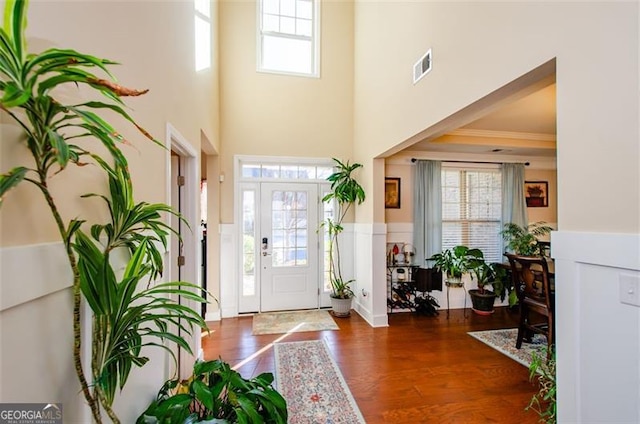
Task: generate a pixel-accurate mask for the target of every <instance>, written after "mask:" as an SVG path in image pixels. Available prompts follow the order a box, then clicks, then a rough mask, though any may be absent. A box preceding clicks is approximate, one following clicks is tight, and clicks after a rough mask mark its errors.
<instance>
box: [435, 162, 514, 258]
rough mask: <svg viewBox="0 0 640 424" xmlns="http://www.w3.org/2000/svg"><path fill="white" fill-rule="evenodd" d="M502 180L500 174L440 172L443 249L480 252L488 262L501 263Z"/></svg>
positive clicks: (490, 172)
mask: <svg viewBox="0 0 640 424" xmlns="http://www.w3.org/2000/svg"><path fill="white" fill-rule="evenodd" d="M501 185H502V179H501V175H500V171H499V170H497V169H496V170H478V169H443V170H442V248H443V249H448V248H452V247H454V246H457V245H460V244H462V245H465V246H468V247H470V248H477V249H480V250H482V252H483V253H484V257H485V259H486V260H487V261H488V262H501V261H502V252H501V251H500V246H501V242H500V222H501V213H502V206H501V205H502V191H501Z"/></svg>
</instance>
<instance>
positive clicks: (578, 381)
mask: <svg viewBox="0 0 640 424" xmlns="http://www.w3.org/2000/svg"><path fill="white" fill-rule="evenodd" d="M551 240H552V243H551V246H552V252H551V253H552V256H553V257H554V258H555V262H556V263H555V268H556V334H557V336H556V338H557V352H558V353H557V361H558V362H557V365H558V366H557V378H558V422H584V423H591V422H611V423H613V422H616V423H637V422H640V361H639V359H638V358H640V307H637V306H633V305H629V304H626V303H621V301H620V296H621V295H622V294H621V292H622V291H623V289H624V288H623V287H621V279H623V278H631V279H633V280H635V281H638V279H640V235H638V234H605V233H579V232H567V231H559V232H554V233H552V235H551Z"/></svg>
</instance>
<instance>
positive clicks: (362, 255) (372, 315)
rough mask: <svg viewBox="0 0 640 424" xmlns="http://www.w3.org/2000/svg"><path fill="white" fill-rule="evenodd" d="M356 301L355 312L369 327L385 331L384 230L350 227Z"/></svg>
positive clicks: (383, 227) (378, 225) (383, 226)
mask: <svg viewBox="0 0 640 424" xmlns="http://www.w3.org/2000/svg"><path fill="white" fill-rule="evenodd" d="M353 231H354V252H358V254H357V255H354V270H355V280H356V290H354V291H355V293H356V298H355V306H354V309H355V310H356V311H357V312H358V314H360V315H361V316H362V317H363V318H364V319H365V320H366V321H367V322H368V323H369V325H371V326H372V327H387V326H388V325H389V321H388V316H387V270H386V246H387V244H386V238H387V226H386V224H383V223H374V224H353Z"/></svg>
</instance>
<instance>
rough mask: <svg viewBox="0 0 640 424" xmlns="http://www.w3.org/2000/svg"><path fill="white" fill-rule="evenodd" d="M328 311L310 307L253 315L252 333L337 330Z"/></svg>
mask: <svg viewBox="0 0 640 424" xmlns="http://www.w3.org/2000/svg"><path fill="white" fill-rule="evenodd" d="M339 329H340V328H339V327H338V325H337V324H336V323H335V321H334V320H333V318H332V317H331V315H329V311H325V310H320V309H312V310H308V311H295V312H269V313H265V314H256V315H254V316H253V334H254V335H259V334H281V333H299V332H302V331H322V330H339Z"/></svg>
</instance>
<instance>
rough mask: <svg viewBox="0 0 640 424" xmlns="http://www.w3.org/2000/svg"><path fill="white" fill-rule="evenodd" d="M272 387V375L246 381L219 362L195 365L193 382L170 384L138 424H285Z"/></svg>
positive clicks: (284, 407)
mask: <svg viewBox="0 0 640 424" xmlns="http://www.w3.org/2000/svg"><path fill="white" fill-rule="evenodd" d="M272 383H273V374H271V373H263V374H260V375H259V376H257V377H255V378H252V379H248V380H247V379H244V378H242V376H241V375H240V374H239V373H238V372H237V371H235V370H233V369H231V367H230V366H229V364H227V363H226V362H223V361H221V360H219V359H218V360H214V361H206V362H196V363H195V364H194V367H193V375H192V376H191V378H189V379H188V380H186V381H183V382H179V381H178V380H169V381H167V382H166V383H165V385H164V386H163V387H162V389H160V391H159V392H158V396H157V398H156V399H155V400H154V401H153V402H152V403H151V405H149V407H148V408H147V410H146V411H145V412H143V413H142V415H141V416H140V417H139V418H138V420H137V421H136V423H137V424H156V423H158V424H160V423H205V422H206V423H255V424H259V423H274V424H286V422H287V416H288V414H287V404H286V401H285V399H284V398H283V397H282V396H281V395H280V393H278V392H277V391H276V390H275V389H274V388H273V387H272Z"/></svg>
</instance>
